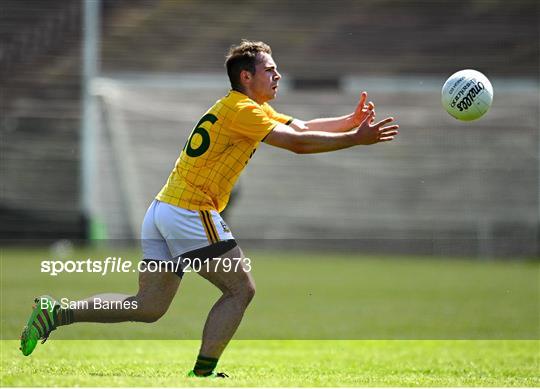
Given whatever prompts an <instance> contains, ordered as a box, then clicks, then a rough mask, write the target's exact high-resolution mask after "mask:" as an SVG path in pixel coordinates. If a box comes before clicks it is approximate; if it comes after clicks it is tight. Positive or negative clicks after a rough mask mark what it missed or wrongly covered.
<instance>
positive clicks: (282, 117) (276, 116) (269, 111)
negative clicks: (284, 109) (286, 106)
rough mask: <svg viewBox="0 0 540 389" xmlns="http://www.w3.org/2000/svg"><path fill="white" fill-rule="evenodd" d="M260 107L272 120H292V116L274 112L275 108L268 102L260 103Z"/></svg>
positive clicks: (285, 121) (289, 121) (285, 122)
mask: <svg viewBox="0 0 540 389" xmlns="http://www.w3.org/2000/svg"><path fill="white" fill-rule="evenodd" d="M262 109H263V111H265V112H266V114H267V115H268V116H269V117H270V118H271V119H272V120H275V121H277V122H279V123H283V124H287V125H289V124H291V123H292V121H293V120H294V118H293V117H292V116H289V115H285V114H282V113H278V112H276V110H275V109H274V108H272V107H271V106H270V104H268V103H264V104H263V105H262Z"/></svg>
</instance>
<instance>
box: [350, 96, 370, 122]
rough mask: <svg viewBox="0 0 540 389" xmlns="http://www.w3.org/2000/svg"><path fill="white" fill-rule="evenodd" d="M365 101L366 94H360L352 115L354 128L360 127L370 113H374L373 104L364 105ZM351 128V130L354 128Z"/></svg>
mask: <svg viewBox="0 0 540 389" xmlns="http://www.w3.org/2000/svg"><path fill="white" fill-rule="evenodd" d="M366 101H367V92H362V93H361V94H360V101H359V102H358V105H357V106H356V109H355V110H354V113H353V125H354V127H358V126H360V125H361V124H362V123H363V122H364V121H365V120H366V118H368V117H369V116H370V115H371V112H374V111H375V104H373V102H371V101H370V102H369V103H368V104H366ZM354 127H353V128H354Z"/></svg>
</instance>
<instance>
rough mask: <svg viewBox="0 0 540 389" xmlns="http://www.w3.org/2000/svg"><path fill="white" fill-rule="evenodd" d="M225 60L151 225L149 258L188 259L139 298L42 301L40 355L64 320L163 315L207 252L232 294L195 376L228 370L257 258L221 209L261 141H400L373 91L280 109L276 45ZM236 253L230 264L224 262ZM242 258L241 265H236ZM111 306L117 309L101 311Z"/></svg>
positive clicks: (222, 303) (214, 317)
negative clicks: (333, 110) (355, 99)
mask: <svg viewBox="0 0 540 389" xmlns="http://www.w3.org/2000/svg"><path fill="white" fill-rule="evenodd" d="M225 66H226V69H227V74H228V76H229V80H230V83H231V90H230V91H229V93H228V94H227V95H226V96H225V97H223V98H221V99H220V100H218V101H217V102H216V103H215V104H214V105H213V106H212V107H210V109H209V110H208V111H206V113H204V114H203V115H202V117H201V118H200V120H199V121H198V123H197V124H196V125H195V128H194V129H193V131H192V133H191V135H190V137H189V139H188V140H187V142H186V144H185V146H184V149H183V150H182V152H181V153H180V156H179V157H178V159H177V161H176V164H175V166H174V168H173V170H172V172H171V174H170V176H169V178H168V180H167V182H166V184H165V185H164V186H163V188H162V189H161V191H160V192H159V193H158V194H157V196H156V198H155V199H154V200H153V202H152V203H151V204H150V207H149V208H148V210H147V212H146V216H145V217H144V221H143V224H142V236H141V238H142V251H143V258H144V259H143V261H144V262H146V263H148V264H150V263H153V264H155V263H158V264H159V263H165V262H166V263H175V264H180V266H176V267H175V268H174V269H171V268H169V269H168V270H169V271H160V272H148V271H146V272H140V273H139V290H138V292H137V294H136V295H134V296H130V295H126V294H116V293H110V294H100V295H96V296H92V297H89V298H88V299H85V300H83V301H82V302H84V304H75V305H73V306H68V307H65V306H63V305H62V304H60V303H59V302H58V301H56V300H54V299H53V298H51V297H49V296H41V297H39V298H37V299H36V306H35V307H34V309H33V312H32V314H31V316H30V318H29V320H28V323H27V325H26V326H25V327H24V329H23V332H22V336H21V350H22V352H23V354H24V355H30V354H31V353H32V351H33V350H34V348H35V347H36V344H37V342H38V340H40V339H43V341H45V340H46V339H47V338H48V337H49V334H50V333H51V331H53V330H55V329H56V328H58V327H59V326H63V325H69V324H72V323H76V322H101V323H114V322H123V321H139V322H155V321H156V320H158V319H159V318H160V317H161V316H163V315H164V314H165V312H167V309H168V308H169V305H170V304H171V301H172V299H173V298H174V296H175V294H176V291H177V290H178V286H179V284H180V281H181V279H182V276H183V269H185V266H187V265H189V263H190V259H191V260H192V259H194V258H202V259H203V260H204V261H205V263H206V264H215V265H216V266H199V267H198V271H197V272H198V274H200V275H201V276H202V277H204V278H205V279H207V280H208V281H210V282H211V283H212V284H214V285H215V286H216V287H217V288H219V289H220V290H221V292H222V295H221V297H220V298H219V299H218V300H217V301H216V303H215V304H214V306H213V307H212V309H211V310H210V312H209V314H208V317H207V319H206V323H205V325H204V329H203V334H202V344H201V347H200V351H199V355H198V357H197V360H196V362H195V366H194V367H193V370H191V371H190V372H189V373H188V376H191V377H227V375H226V374H224V373H217V372H215V369H216V366H217V363H218V360H219V358H220V356H221V354H222V353H223V350H224V349H225V347H226V346H227V344H228V342H229V341H230V339H231V338H232V336H233V335H234V333H235V331H236V329H237V328H238V325H239V324H240V322H241V320H242V317H243V315H244V312H245V310H246V308H247V307H248V305H249V303H250V301H251V300H252V298H253V296H254V294H255V283H254V280H253V277H252V275H251V272H250V269H251V264H250V263H249V261H247V260H246V259H247V258H245V257H244V254H243V252H242V250H241V249H240V247H239V246H238V245H237V243H236V241H235V239H234V236H233V234H232V232H231V231H230V229H229V228H228V226H227V224H226V223H225V222H224V220H223V219H222V218H221V216H220V212H221V211H223V209H224V208H225V207H226V205H227V202H228V200H229V196H230V193H231V190H232V188H233V186H234V184H235V183H236V181H237V179H238V177H239V175H240V173H241V172H242V171H243V170H244V168H245V167H246V165H247V163H248V162H249V160H250V158H251V157H252V155H253V153H254V152H255V150H256V149H257V147H258V145H259V143H260V142H265V143H266V144H269V145H271V146H275V147H280V148H283V149H287V150H290V151H292V152H294V153H299V154H307V153H322V152H328V151H334V150H340V149H344V148H348V147H352V146H357V145H371V144H375V143H381V142H388V141H392V140H393V139H394V137H395V136H396V135H397V134H398V125H396V124H394V123H393V121H394V119H393V118H391V117H389V118H386V119H384V120H381V121H379V122H375V120H374V118H375V110H374V105H373V104H372V103H371V102H370V103H368V104H366V100H367V93H365V92H363V93H362V94H361V97H360V101H359V103H358V106H357V107H356V109H355V111H354V112H353V113H351V114H349V115H345V116H342V117H336V118H321V119H313V120H309V121H301V120H299V119H295V118H292V117H290V116H287V115H284V114H281V113H277V112H276V111H275V110H274V109H273V108H272V107H271V106H270V105H269V104H268V102H269V101H270V100H272V99H274V98H275V97H276V94H277V91H278V88H279V81H280V79H281V75H280V74H279V72H278V70H277V66H276V63H275V62H274V60H273V58H272V51H271V49H270V47H269V46H268V45H267V44H265V43H263V42H254V41H248V40H242V41H241V42H240V44H239V45H236V46H232V47H231V48H230V50H229V53H228V55H227V58H226V62H225ZM223 258H227V259H235V260H236V266H228V267H226V266H224V262H223V261H221V262H219V259H223ZM233 263H234V262H233ZM96 301H99V302H100V306H101V305H102V304H107V306H108V307H113V308H112V309H106V310H104V309H99V307H98V306H96V305H95V302H96Z"/></svg>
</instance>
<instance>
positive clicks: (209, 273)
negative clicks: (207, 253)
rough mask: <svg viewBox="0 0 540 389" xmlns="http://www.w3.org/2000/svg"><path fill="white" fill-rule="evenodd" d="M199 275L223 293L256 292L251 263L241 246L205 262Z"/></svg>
mask: <svg viewBox="0 0 540 389" xmlns="http://www.w3.org/2000/svg"><path fill="white" fill-rule="evenodd" d="M198 274H199V275H200V276H202V277H203V278H205V279H207V280H208V281H210V282H211V283H212V284H214V285H215V286H217V287H218V288H219V289H220V290H221V291H222V292H232V293H235V292H243V293H248V294H253V293H254V292H255V280H254V279H253V275H252V274H251V262H250V260H249V259H248V258H245V256H244V253H243V252H242V249H241V248H240V247H239V246H236V247H234V248H232V249H231V250H229V251H227V252H225V253H223V254H221V255H220V256H216V257H215V258H209V259H208V260H207V262H205V263H204V264H203V265H202V266H201V268H200V271H198Z"/></svg>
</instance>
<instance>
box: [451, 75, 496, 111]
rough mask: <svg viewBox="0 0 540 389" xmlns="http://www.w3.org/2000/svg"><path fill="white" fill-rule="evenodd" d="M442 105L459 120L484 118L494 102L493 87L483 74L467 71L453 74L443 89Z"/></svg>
mask: <svg viewBox="0 0 540 389" xmlns="http://www.w3.org/2000/svg"><path fill="white" fill-rule="evenodd" d="M441 100H442V105H443V107H444V109H446V111H447V112H448V113H449V114H450V115H452V116H453V117H455V118H456V119H459V120H464V121H470V120H476V119H478V118H480V117H482V116H483V115H484V114H485V113H486V112H487V111H488V110H489V108H490V107H491V103H492V102H493V87H492V86H491V82H489V80H488V78H487V77H486V76H484V75H483V74H482V73H480V72H478V71H476V70H472V69H465V70H460V71H459V72H456V73H454V74H452V75H451V76H450V77H449V78H448V80H446V82H445V83H444V85H443V87H442V96H441Z"/></svg>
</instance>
